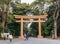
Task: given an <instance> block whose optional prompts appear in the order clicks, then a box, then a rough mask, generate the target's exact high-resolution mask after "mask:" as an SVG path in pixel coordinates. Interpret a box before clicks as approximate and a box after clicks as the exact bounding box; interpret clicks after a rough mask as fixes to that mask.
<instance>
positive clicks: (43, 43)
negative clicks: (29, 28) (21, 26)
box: [0, 37, 60, 44]
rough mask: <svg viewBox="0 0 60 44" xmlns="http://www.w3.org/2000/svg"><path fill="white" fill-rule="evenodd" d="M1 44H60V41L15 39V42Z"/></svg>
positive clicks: (7, 41) (4, 41) (2, 42)
mask: <svg viewBox="0 0 60 44" xmlns="http://www.w3.org/2000/svg"><path fill="white" fill-rule="evenodd" d="M0 44H60V40H52V39H47V38H42V39H39V38H32V37H31V38H29V40H26V41H25V40H24V39H18V38H16V39H13V42H11V43H10V42H9V40H0Z"/></svg>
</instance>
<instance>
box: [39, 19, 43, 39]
mask: <svg viewBox="0 0 60 44" xmlns="http://www.w3.org/2000/svg"><path fill="white" fill-rule="evenodd" d="M39 21H40V18H39ZM38 38H42V36H41V22H38Z"/></svg>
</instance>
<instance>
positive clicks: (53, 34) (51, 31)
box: [51, 30, 54, 39]
mask: <svg viewBox="0 0 60 44" xmlns="http://www.w3.org/2000/svg"><path fill="white" fill-rule="evenodd" d="M51 33H52V35H51V37H52V38H53V39H54V30H52V31H51Z"/></svg>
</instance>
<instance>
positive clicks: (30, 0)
mask: <svg viewBox="0 0 60 44" xmlns="http://www.w3.org/2000/svg"><path fill="white" fill-rule="evenodd" d="M33 1H34V0H21V3H27V4H28V3H29V4H31V3H32V2H33Z"/></svg>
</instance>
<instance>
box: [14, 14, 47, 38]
mask: <svg viewBox="0 0 60 44" xmlns="http://www.w3.org/2000/svg"><path fill="white" fill-rule="evenodd" d="M14 17H15V18H16V19H17V20H16V22H21V30H20V36H19V38H24V35H23V22H38V38H42V35H41V23H42V22H45V21H46V17H47V14H45V15H40V16H21V15H14ZM18 19H19V20H18Z"/></svg>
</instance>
